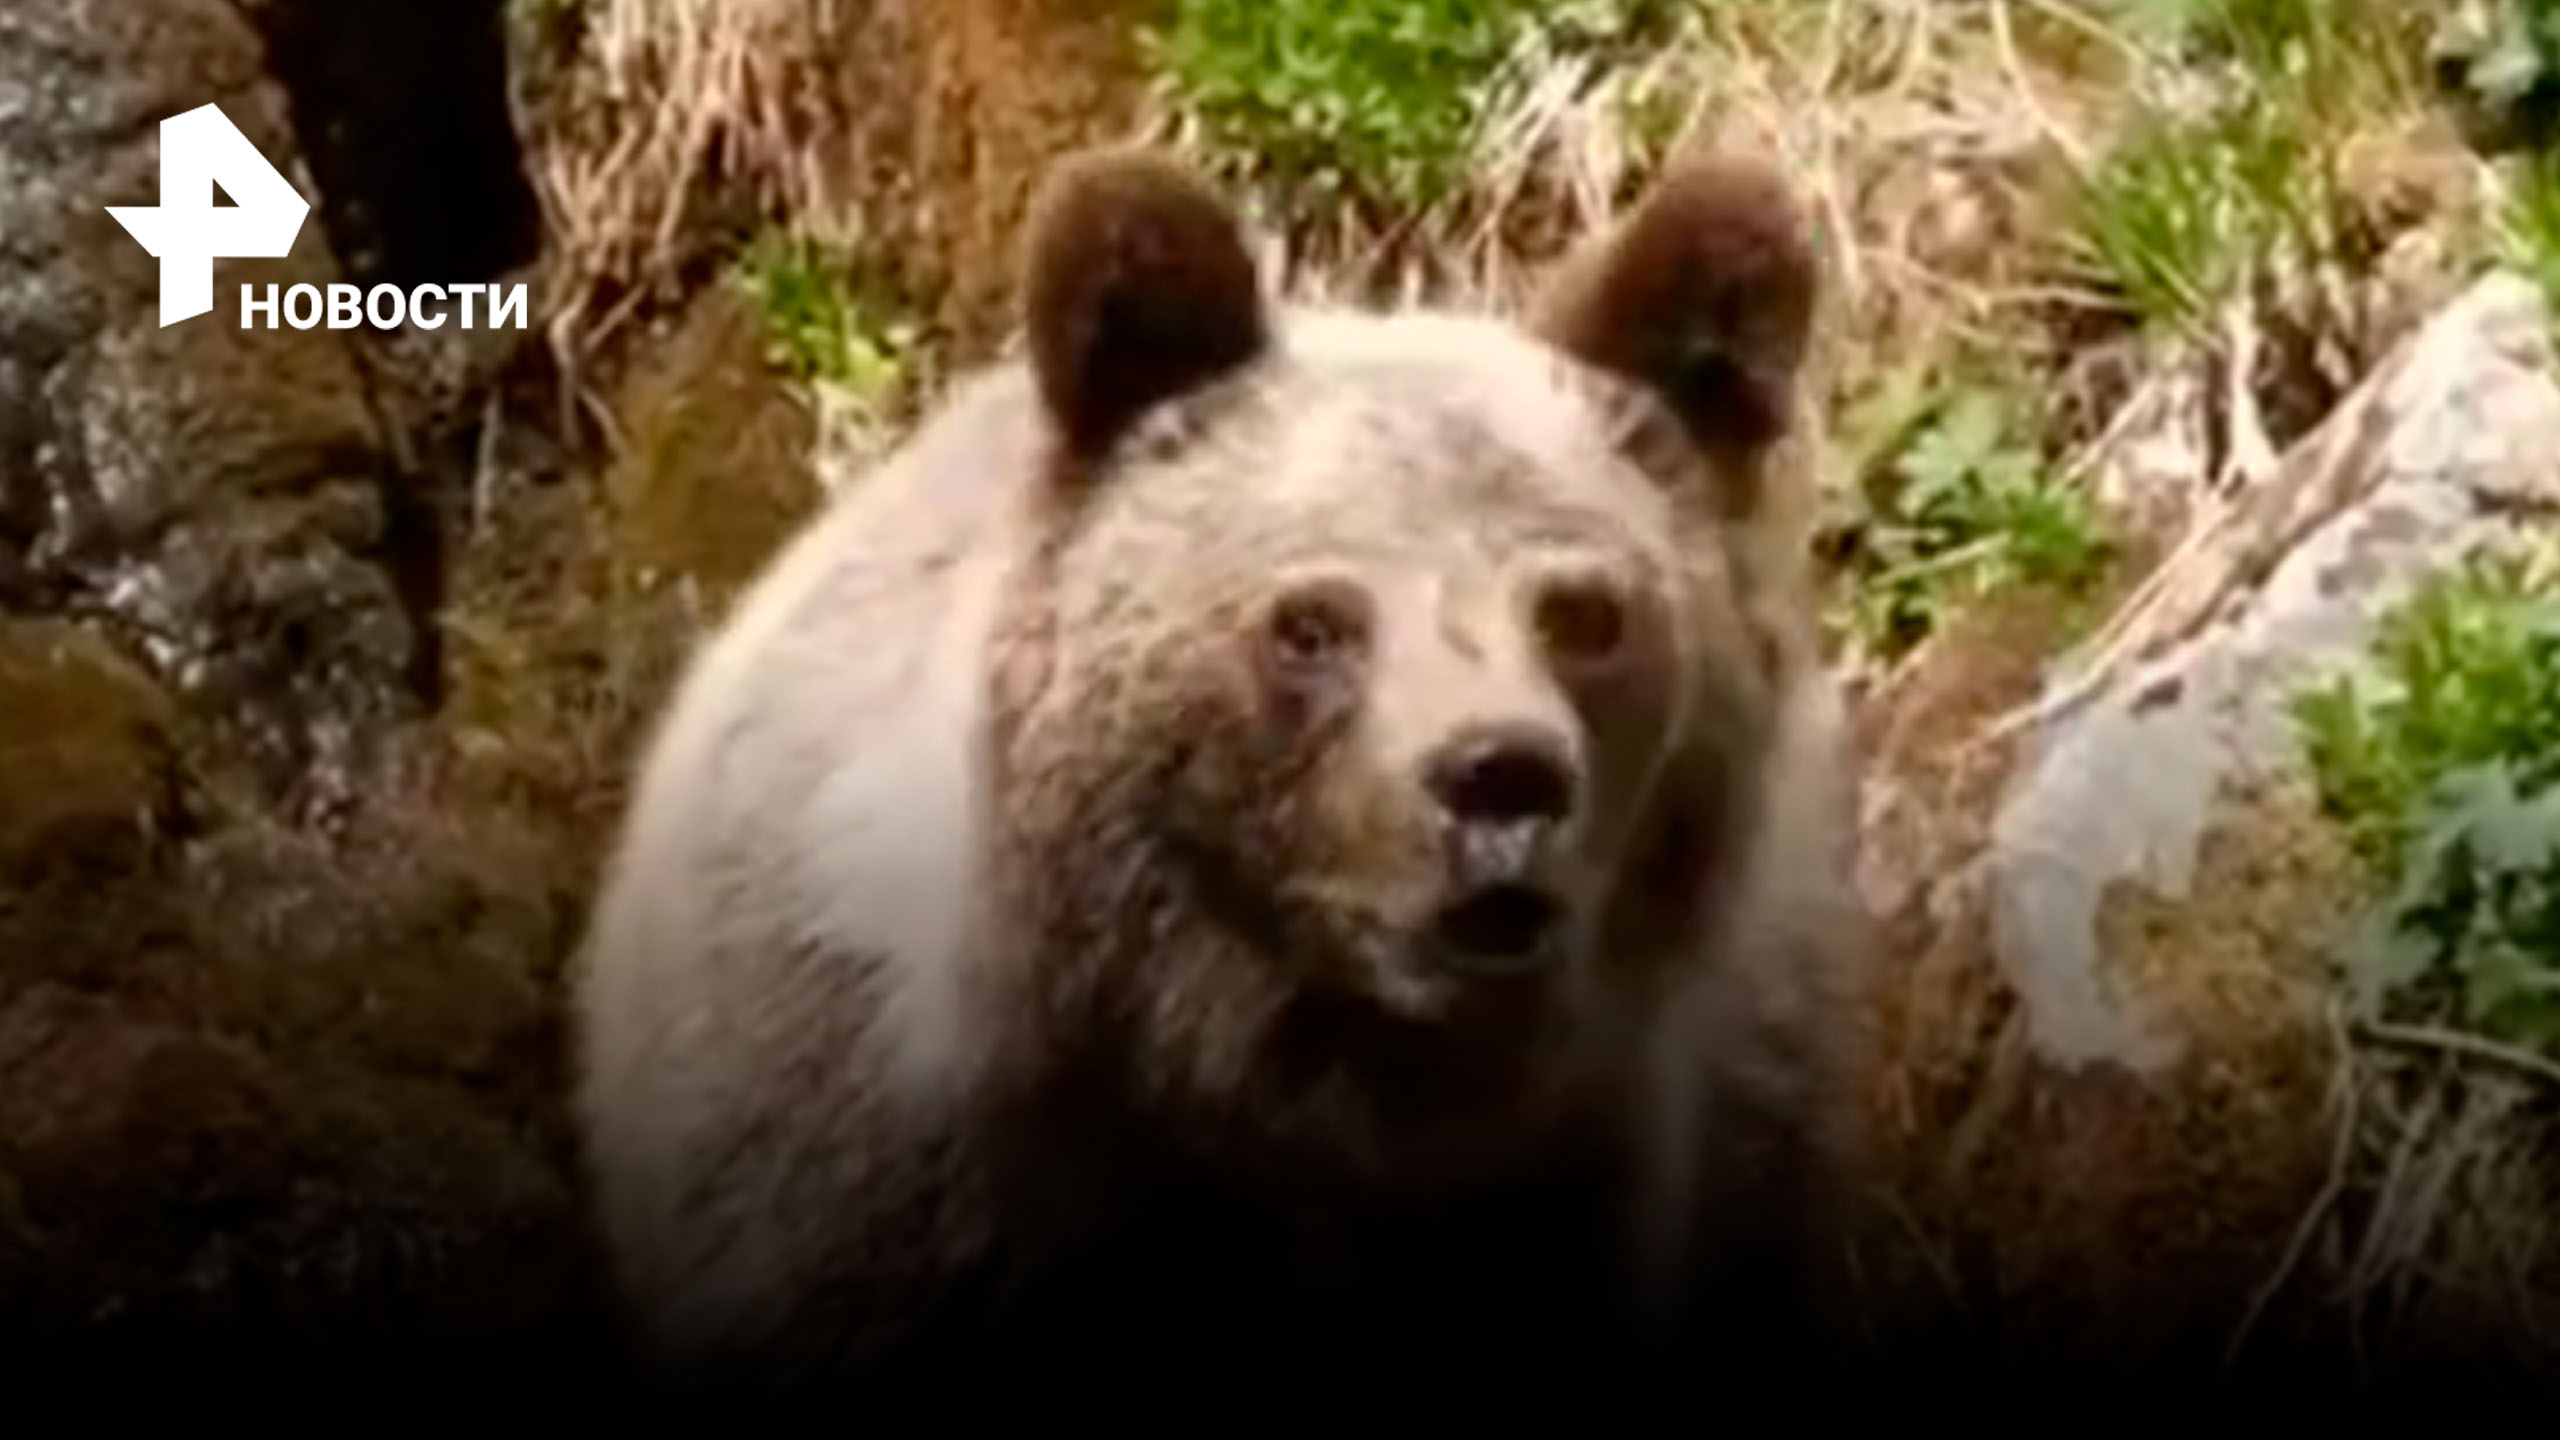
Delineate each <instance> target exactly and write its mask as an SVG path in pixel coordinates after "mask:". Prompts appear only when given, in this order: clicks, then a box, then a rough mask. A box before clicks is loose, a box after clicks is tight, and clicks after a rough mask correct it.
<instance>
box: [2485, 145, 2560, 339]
mask: <svg viewBox="0 0 2560 1440" xmlns="http://www.w3.org/2000/svg"><path fill="white" fill-rule="evenodd" d="M2509 175H2510V179H2511V184H2510V185H2509V187H2508V190H2507V195H2506V199H2505V203H2504V205H2503V206H2502V207H2501V213H2500V215H2499V217H2498V227H2497V237H2496V249H2497V252H2498V258H2499V259H2500V260H2502V261H2503V262H2505V263H2506V264H2507V265H2508V266H2510V267H2511V268H2513V269H2514V270H2515V271H2516V272H2517V273H2518V274H2521V275H2523V276H2524V277H2526V278H2527V279H2529V280H2531V281H2533V283H2534V285H2535V286H2536V287H2537V288H2539V289H2540V290H2541V292H2542V298H2543V301H2544V303H2545V304H2546V305H2548V306H2549V307H2550V308H2551V310H2552V313H2553V314H2555V315H2560V155H2550V154H2536V155H2529V156H2526V157H2524V159H2523V160H2522V161H2521V162H2519V163H2518V164H2516V165H2514V166H2513V167H2511V169H2510V171H2509Z"/></svg>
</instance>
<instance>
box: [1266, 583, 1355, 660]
mask: <svg viewBox="0 0 2560 1440" xmlns="http://www.w3.org/2000/svg"><path fill="white" fill-rule="evenodd" d="M1368 630H1369V604H1368V597H1367V596H1366V595H1365V594H1363V593H1362V592H1361V591H1360V589H1359V588H1358V587H1357V586H1354V585H1352V584H1350V583H1349V582H1347V581H1330V580H1329V581H1320V582H1317V583H1315V584H1311V585H1307V586H1304V587H1302V588H1300V589H1297V590H1294V591H1291V592H1289V593H1288V594H1286V595H1283V596H1281V597H1280V598H1279V599H1278V600H1277V601H1274V602H1273V604H1272V607H1271V613H1270V617H1269V620H1268V621H1267V623H1266V625H1265V635H1266V638H1267V640H1268V642H1269V645H1270V649H1271V655H1272V659H1273V660H1274V661H1275V662H1276V663H1277V664H1278V665H1279V667H1280V668H1281V669H1282V670H1283V671H1284V672H1296V671H1310V670H1323V669H1326V668H1329V667H1331V666H1333V665H1335V664H1338V663H1340V661H1341V660H1342V659H1343V657H1345V656H1346V655H1348V654H1350V653H1351V652H1353V651H1356V650H1358V649H1359V648H1360V647H1361V646H1362V645H1363V644H1364V643H1365V642H1366V641H1367V639H1368Z"/></svg>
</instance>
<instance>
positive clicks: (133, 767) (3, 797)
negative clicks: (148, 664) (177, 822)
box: [0, 620, 179, 879]
mask: <svg viewBox="0 0 2560 1440" xmlns="http://www.w3.org/2000/svg"><path fill="white" fill-rule="evenodd" d="M176 725H177V710H176V708H175V705H174V703H173V702H172V701H171V699H170V697H169V696H168V695H167V694H166V693H165V692H164V691H162V690H161V689H160V687H159V686H158V685H157V684H156V683H154V682H153V681H152V680H151V678H150V677H149V676H148V675H146V674H145V673H144V672H143V671H142V670H141V669H140V668H139V667H138V666H136V665H134V664H133V663H132V662H130V661H128V660H127V659H125V658H124V657H123V656H122V655H120V654H118V653H117V652H116V650H115V648H114V647H113V646H112V645H110V644H109V643H108V642H107V641H106V640H105V639H104V638H103V637H101V636H99V635H97V634H96V633H94V632H92V631H89V630H86V629H83V628H82V627H80V626H78V625H76V624H72V623H69V622H66V621H59V620H7V621H0V879H23V878H28V877H30V876H31V875H32V874H34V873H35V872H52V871H58V870H61V869H63V868H66V867H79V866H88V865H109V866H112V865H118V864H123V863H128V862H131V861H133V860H135V859H137V858H138V857H139V856H140V855H141V854H143V853H145V852H147V851H148V849H149V848H150V845H151V841H152V839H153V837H154V836H155V835H156V834H157V833H158V831H159V829H160V827H161V825H162V824H163V823H164V822H165V821H166V820H167V819H168V818H169V817H170V816H171V815H172V814H173V812H174V810H175V807H176V805H177V803H178V797H179V791H178V762H177V753H178V752H177V744H176Z"/></svg>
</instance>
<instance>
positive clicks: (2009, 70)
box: [1991, 0, 2091, 179]
mask: <svg viewBox="0 0 2560 1440" xmlns="http://www.w3.org/2000/svg"><path fill="white" fill-rule="evenodd" d="M1991 35H1992V39H1993V41H1994V43H1996V44H1997V45H1998V46H1999V50H2000V68H2001V70H2002V71H2004V72H2006V74H2007V75H2008V77H2009V88H2010V89H2012V90H2015V91H2017V92H2018V103H2019V104H2020V105H2022V106H2024V107H2025V108H2026V112H2027V118H2028V119H2030V120H2033V121H2034V122H2035V126H2036V129H2038V130H2039V131H2042V132H2043V134H2044V137H2045V139H2047V140H2049V141H2051V142H2053V148H2055V149H2056V150H2059V151H2061V152H2062V158H2063V159H2064V160H2065V161H2067V162H2069V163H2070V166H2071V169H2072V171H2073V172H2074V173H2075V174H2077V175H2078V176H2079V177H2080V178H2082V179H2086V178H2088V176H2089V174H2090V168H2091V167H2090V161H2089V151H2088V148H2087V147H2086V146H2084V145H2082V144H2081V143H2080V140H2079V137H2077V136H2075V135H2073V134H2072V133H2071V132H2070V131H2068V130H2066V129H2064V128H2063V127H2062V122H2061V121H2059V120H2056V119H2054V118H2053V115H2052V113H2051V112H2050V111H2048V110H2046V109H2045V108H2044V102H2043V101H2040V100H2038V99H2037V98H2036V92H2035V87H2034V86H2033V85H2032V84H2031V83H2030V82H2029V81H2028V79H2027V67H2026V62H2025V61H2023V60H2021V59H2020V58H2019V57H2018V42H2017V37H2016V36H2014V35H2012V34H2011V33H2010V31H2009V0H1991Z"/></svg>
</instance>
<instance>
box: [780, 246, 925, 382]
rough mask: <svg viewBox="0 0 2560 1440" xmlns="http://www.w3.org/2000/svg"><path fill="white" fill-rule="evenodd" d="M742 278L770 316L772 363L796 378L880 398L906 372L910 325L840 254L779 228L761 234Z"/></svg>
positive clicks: (911, 335) (911, 342) (911, 337)
mask: <svg viewBox="0 0 2560 1440" xmlns="http://www.w3.org/2000/svg"><path fill="white" fill-rule="evenodd" d="M737 278H738V283H739V284H740V286H741V287H742V289H743V290H744V292H745V293H746V295H747V296H748V297H749V299H750V300H751V301H752V303H753V304H754V305H755V307H756V309H757V312H758V313H759V314H760V315H761V316H762V317H763V318H764V322H765V329H766V333H767V335H768V336H769V337H770V339H771V342H772V349H771V356H772V361H773V363H774V364H775V365H776V366H777V367H779V368H781V369H782V370H783V371H784V372H785V373H787V374H789V375H790V376H792V378H794V379H796V380H800V381H803V382H809V383H816V384H821V385H830V386H835V387H838V388H840V389H843V390H846V391H850V392H852V393H854V394H856V395H861V396H876V395H880V394H883V393H886V392H887V391H889V390H891V389H893V388H894V387H896V386H897V385H898V384H899V383H900V382H901V381H902V380H904V379H905V377H906V364H905V357H906V355H907V354H908V353H909V351H910V349H911V348H912V346H913V345H914V343H915V339H916V336H915V330H914V327H913V326H912V325H909V324H906V323H903V322H899V321H896V320H893V319H892V318H891V316H892V314H893V313H894V307H893V306H892V305H890V304H889V303H888V302H887V301H885V300H884V299H883V298H882V297H881V294H880V287H878V286H876V285H873V284H868V283H864V282H865V281H867V280H868V278H869V277H867V276H865V275H863V274H862V272H861V270H860V267H859V266H858V265H854V264H848V263H845V262H844V261H843V260H842V259H841V258H840V257H839V256H838V255H837V254H835V253H834V251H833V250H832V249H831V248H830V247H827V246H823V245H820V244H818V243H816V242H814V241H811V240H808V239H806V238H803V237H797V236H792V235H789V234H786V233H784V232H781V231H772V232H768V233H766V234H765V235H763V236H761V237H760V238H758V240H757V241H756V242H755V244H754V245H753V246H751V247H750V248H749V249H748V251H747V253H746V255H745V257H744V258H743V259H742V260H741V262H740V263H739V266H738V271H737Z"/></svg>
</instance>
